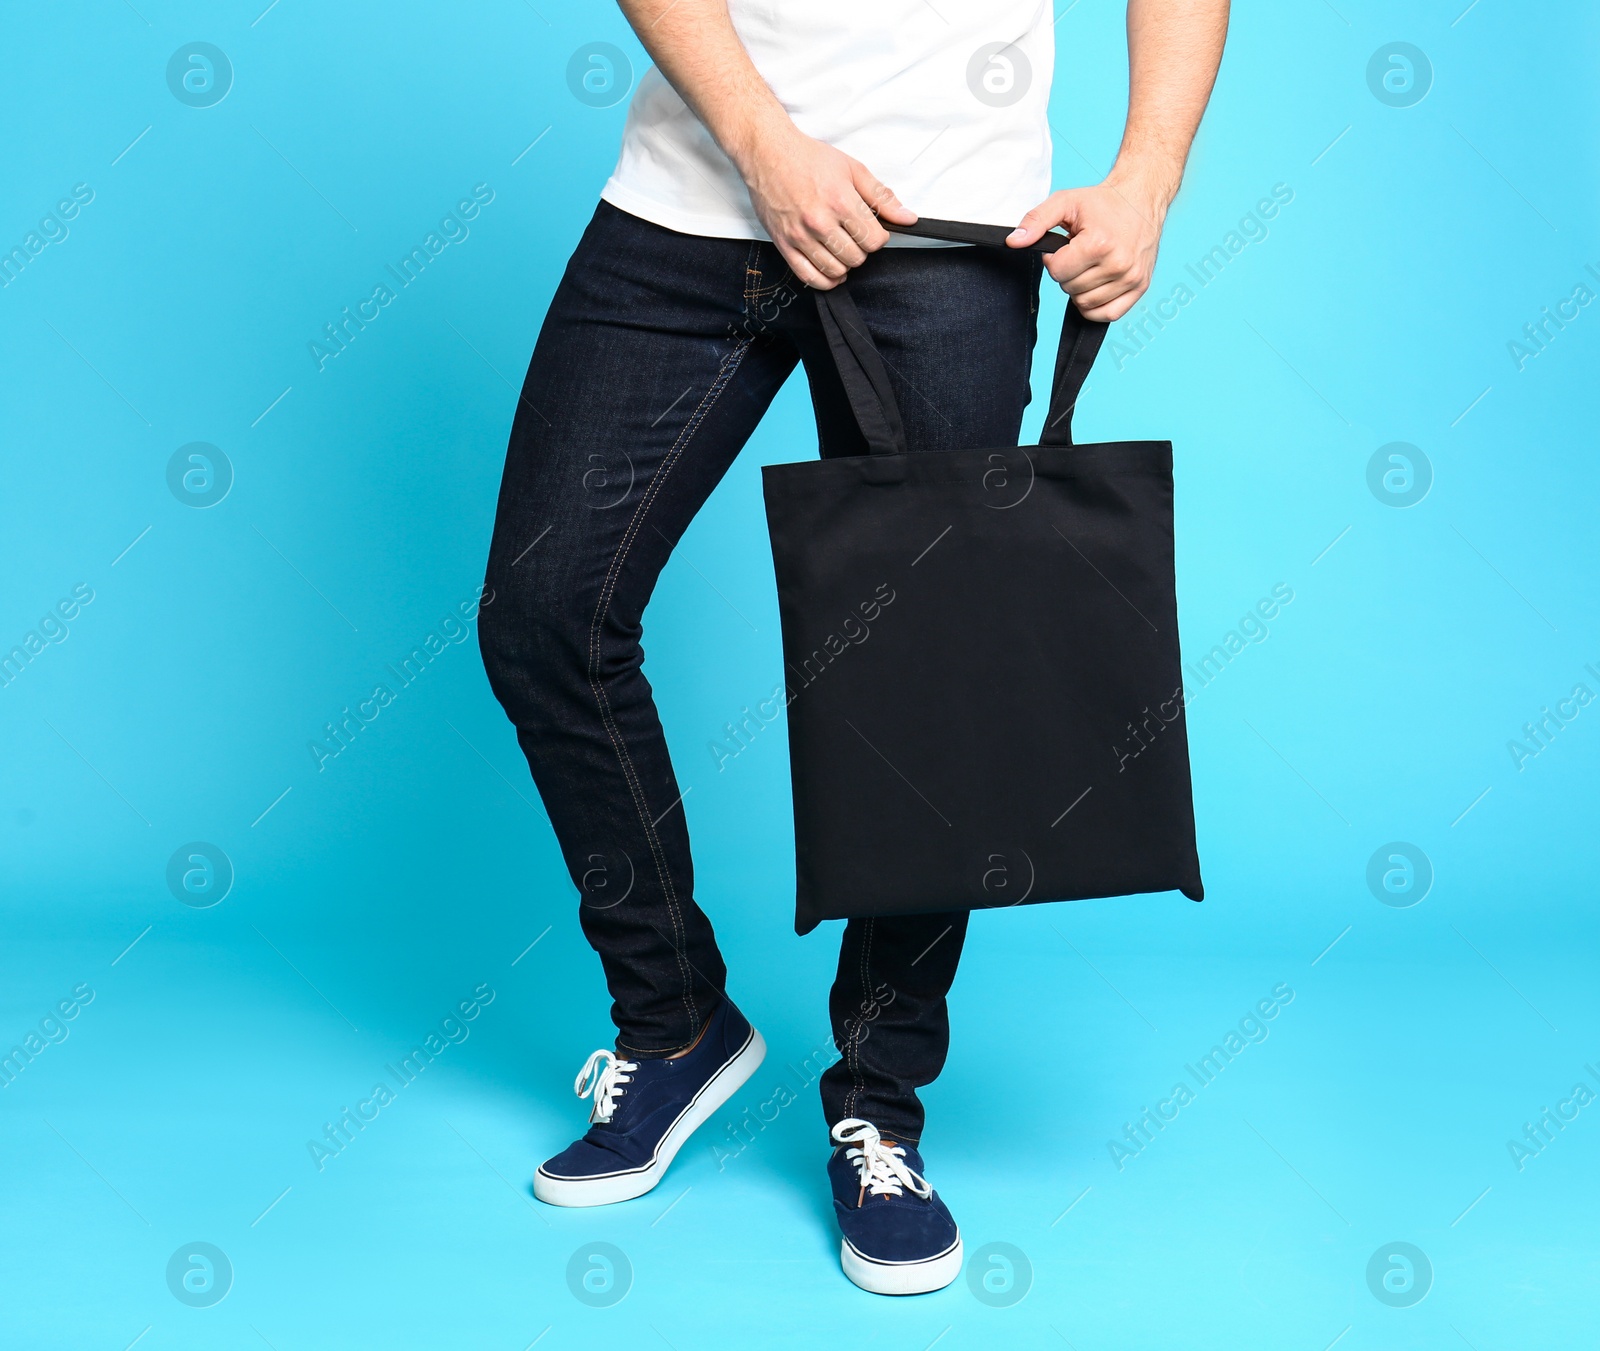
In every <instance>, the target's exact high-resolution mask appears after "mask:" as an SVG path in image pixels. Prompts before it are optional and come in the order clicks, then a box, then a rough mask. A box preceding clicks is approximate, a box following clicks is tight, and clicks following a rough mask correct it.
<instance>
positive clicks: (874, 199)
mask: <svg viewBox="0 0 1600 1351" xmlns="http://www.w3.org/2000/svg"><path fill="white" fill-rule="evenodd" d="M850 180H851V182H852V183H853V184H854V185H855V190H856V192H857V193H859V194H860V196H861V200H862V201H863V202H865V203H866V204H867V206H868V208H869V209H870V210H871V211H872V213H873V214H874V215H875V216H878V217H880V218H881V219H883V220H889V221H893V222H894V223H895V224H896V225H915V224H916V223H917V213H916V212H915V211H913V210H912V209H911V208H910V207H908V206H905V205H904V204H903V203H902V202H901V201H900V199H899V198H898V197H896V196H895V195H894V193H893V192H891V191H890V190H889V189H888V188H886V187H885V186H884V185H883V184H882V183H880V182H878V180H877V179H876V178H874V177H873V176H872V171H871V170H870V169H868V168H867V166H866V165H864V164H862V163H861V162H860V161H859V160H851V161H850Z"/></svg>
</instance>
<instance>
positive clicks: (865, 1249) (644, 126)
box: [480, 0, 1228, 1294]
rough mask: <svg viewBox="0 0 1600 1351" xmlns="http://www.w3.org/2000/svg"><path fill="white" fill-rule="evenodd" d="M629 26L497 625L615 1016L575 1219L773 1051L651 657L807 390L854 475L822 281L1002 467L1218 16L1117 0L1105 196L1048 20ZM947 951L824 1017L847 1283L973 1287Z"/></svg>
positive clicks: (632, 14)
mask: <svg viewBox="0 0 1600 1351" xmlns="http://www.w3.org/2000/svg"><path fill="white" fill-rule="evenodd" d="M621 5H622V8H623V11H624V12H625V13H626V15H627V17H628V19H629V22H630V23H632V25H633V27H634V30H635V31H636V32H637V33H638V35H639V38H640V40H641V41H642V42H643V43H644V45H645V46H646V47H647V48H648V49H649V51H650V54H651V56H652V57H653V58H654V59H655V62H656V67H655V69H653V70H651V71H650V72H649V73H648V74H647V75H646V76H645V77H644V79H643V80H642V81H641V82H640V85H639V89H638V91H637V93H636V94H635V96H634V100H633V104H632V107H631V109H630V112H629V117H628V124H627V129H626V131H625V132H624V135H623V144H622V154H621V158H620V161H619V163H618V165H617V168H616V172H615V173H614V175H613V176H612V178H611V180H610V182H609V183H608V184H607V185H606V188H605V191H604V193H603V194H602V198H603V200H602V201H601V203H600V206H599V208H598V209H597V211H596V213H595V215H594V218H593V220H592V221H591V222H590V224H589V226H588V228H587V230H586V231H585V232H584V235H583V238H582V240H581V241H580V242H579V245H578V248H577V251H576V253H575V254H574V255H573V257H572V260H571V262H570V263H569V265H568V267H567V271H566V274H565V276H564V277H563V278H562V281H561V285H560V287H559V288H558V290H557V292H556V295H555V298H554V299H553V301H552V302H551V306H550V310H549V313H548V315H547V316H546V318H545V322H544V327H543V329H542V331H541V333H540V335H539V340H538V345H537V347H536V348H535V351H534V354H533V361H532V364H531V366H530V367H529V371H528V378H527V381H526V383H525V385H524V387H523V391H522V396H521V400H520V403H519V405H518V408H517V413H516V419H515V423H514V425H513V428H512V432H511V443H510V448H509V451H508V454H507V458H506V469H505V478H504V482H503V484H502V486H501V491H500V503H499V511H498V514H497V517H496V521H495V532H494V541H493V544H492V546H491V550H490V557H489V567H488V585H489V586H490V587H491V588H492V590H493V592H494V595H495V603H494V605H493V606H490V607H487V608H486V609H485V610H484V613H483V619H482V624H481V629H480V633H481V642H482V647H483V655H484V661H485V664H486V666H487V668H488V672H489V677H490V680H491V683H492V685H493V687H494V691H495V694H496V696H497V697H498V698H499V699H500V701H501V703H502V704H503V705H504V707H505V709H506V712H507V714H508V715H509V716H510V718H511V720H512V722H513V723H514V724H515V726H516V729H517V737H518V740H519V742H520V743H521V745H522V748H523V750H524V752H525V753H526V754H527V757H528V762H529V765H530V767H531V768H532V771H533V776H534V780H535V782H536V783H537V785H538V789H539V792H540V795H541V796H542V798H543V800H544V804H545V807H546V809H547V811H548V812H549V815H550V821H551V824H552V826H553V827H554V829H555V832H556V835H557V838H558V839H559V841H560V844H561V848H562V852H563V855H564V857H565V859H566V863H567V866H568V868H569V870H570V871H571V873H572V877H573V880H574V881H575V882H576V883H577V885H578V888H579V891H580V893H581V897H580V906H579V915H580V919H581V922H582V925H583V931H584V934H585V936H586V937H587V938H588V940H589V942H590V944H591V945H592V946H593V947H594V948H595V950H596V952H597V953H598V954H599V956H600V960H601V964H602V966H603V967H604V970H605V975H606V981H607V984H608V986H609V988H610V991H611V995H612V999H613V1005H612V1017H613V1020H614V1021H615V1023H616V1028H617V1037H616V1050H615V1051H610V1050H599V1051H596V1052H594V1054H593V1055H591V1056H590V1057H589V1059H588V1061H587V1063H586V1064H585V1065H584V1067H583V1071H582V1073H580V1075H579V1076H578V1081H577V1091H578V1094H579V1096H580V1097H583V1096H592V1097H593V1100H594V1101H593V1106H592V1110H591V1112H590V1123H591V1124H590V1128H589V1130H588V1132H587V1134H585V1135H584V1136H583V1138H582V1139H580V1140H579V1141H577V1142H576V1143H574V1144H573V1145H572V1146H571V1147H569V1148H568V1149H566V1150H564V1151H563V1152H561V1153H560V1154H557V1155H556V1156H555V1157H554V1158H552V1159H549V1160H547V1161H546V1162H545V1163H544V1164H543V1165H541V1166H540V1168H539V1170H538V1172H537V1174H536V1176H535V1181H534V1191H535V1193H536V1194H537V1195H538V1196H539V1197H540V1198H541V1199H543V1200H545V1201H547V1202H550V1203H553V1204H556V1205H573V1206H581V1205H599V1204H604V1203H607V1202H612V1201H620V1200H625V1199H627V1198H629V1197H633V1196H638V1195H641V1194H643V1193H644V1192H646V1191H648V1190H649V1189H650V1188H652V1187H654V1186H655V1185H656V1183H657V1182H658V1181H660V1179H661V1176H662V1174H663V1172H664V1171H665V1169H666V1168H667V1166H668V1165H669V1164H670V1162H671V1160H672V1158H673V1156H674V1155H675V1154H676V1153H677V1151H678V1149H679V1148H680V1147H681V1146H682V1145H683V1143H684V1141H685V1140H686V1139H687V1138H688V1136H689V1135H690V1133H691V1132H692V1131H693V1130H694V1129H695V1128H696V1127H698V1126H699V1125H701V1124H702V1123H703V1122H704V1121H706V1120H707V1119H708V1118H709V1117H710V1116H711V1115H712V1114H713V1113H714V1112H715V1111H716V1109H717V1108H718V1107H720V1106H721V1105H722V1104H723V1103H724V1102H725V1101H727V1099H728V1098H729V1097H730V1096H731V1095H732V1094H733V1093H734V1091H735V1090H736V1089H737V1088H738V1087H739V1085H740V1084H742V1083H743V1082H744V1081H745V1080H746V1079H748V1078H749V1076H750V1075H751V1074H752V1073H753V1072H754V1071H755V1069H756V1067H757V1065H759V1064H760V1061H761V1057H762V1056H763V1055H764V1053H765V1046H764V1044H763V1042H762V1040H761V1037H760V1034H759V1033H757V1032H756V1031H755V1030H754V1029H753V1028H752V1027H751V1026H750V1024H749V1023H748V1022H747V1021H746V1020H745V1018H744V1017H743V1015H742V1014H741V1013H740V1012H739V1010H738V1009H737V1008H736V1007H735V1006H734V1004H733V1002H732V1001H731V1000H730V999H729V998H728V996H727V994H726V993H725V991H724V986H725V984H726V979H727V976H726V970H725V968H724V965H723V961H722V957H721V955H720V953H719V952H718V950H717V944H716V940H715V938H714V937H713V934H712V929H711V924H710V921H709V920H708V919H707V918H706V916H705V914H704V913H703V912H702V911H701V909H700V908H699V907H698V906H697V905H696V904H695V901H694V882H693V871H692V866H691V862H690V855H689V839H688V833H687V830H686V827H685V823H684V815H683V807H682V804H681V801H680V794H679V789H678V785H677V780H676V778H675V777H674V774H673V770H672V765H671V762H670V760H669V758H668V755H667V747H666V743H665V741H664V739H663V736H662V731H661V724H660V721H659V719H658V717H657V714H656V709H655V705H654V703H653V702H652V699H651V693H650V686H649V684H648V682H647V681H646V680H645V677H644V675H643V673H642V671H641V669H640V668H641V664H642V661H643V653H642V652H641V650H640V646H639V634H640V620H641V616H642V614H643V611H644V608H645V604H646V602H647V601H648V600H649V597H650V594H651V591H652V590H653V588H654V586H655V582H656V578H657V576H658V575H659V574H660V572H661V569H662V567H663V566H664V565H665V564H666V561H667V558H668V556H669V554H670V553H671V550H672V547H673V544H674V542H675V541H676V540H677V539H678V538H679V537H680V536H681V535H682V534H683V532H684V530H685V529H687V527H688V525H689V523H690V521H691V520H692V519H693V517H694V515H695V512H696V511H698V510H699V508H700V506H701V504H702V503H703V502H704V501H705V500H706V498H707V497H708V496H709V495H710V493H711V491H712V490H713V489H714V488H715V487H716V485H717V483H718V481H719V480H720V479H721V477H722V475H723V473H724V472H725V471H726V470H727V468H728V466H729V464H730V463H731V462H732V460H733V458H734V456H736V455H737V454H738V453H739V450H740V449H741V447H742V446H743V445H744V443H745V441H746V440H747V439H748V437H749V436H750V434H751V432H752V431H753V430H754V428H755V426H756V424H757V422H759V421H760V419H761V416H762V414H763V413H764V412H765V411H766V408H767V406H768V405H769V403H770V402H771V400H772V399H773V397H774V396H775V395H776V394H777V392H778V389H779V387H780V386H781V385H782V384H783V383H784V381H785V380H786V379H787V378H788V376H789V375H790V374H791V372H792V371H793V370H794V367H795V366H796V364H798V363H804V365H805V368H806V375H807V378H808V380H809V382H810V386H811V393H812V399H813V403H814V404H815V408H816V415H817V430H818V437H819V441H820V446H821V453H822V454H823V455H829V456H831V455H859V454H863V453H865V449H866V446H865V442H864V441H863V439H862V436H861V433H860V431H859V429H858V428H857V427H856V425H855V422H854V419H853V417H852V415H851V412H850V408H849V404H848V403H847V401H846V400H845V397H844V392H843V389H842V387H841V386H840V384H839V380H838V376H837V373H836V371H835V370H834V368H833V364H832V361H831V358H830V357H829V354H828V349H827V345H826V343H825V341H824V339H823V338H822V334H821V330H820V327H819V322H818V318H817V314H816V310H815V306H814V304H813V303H812V300H811V297H810V296H809V295H807V294H806V288H814V289H817V290H826V289H829V288H831V287H833V286H836V285H837V284H838V283H839V282H840V281H841V280H842V279H843V278H844V277H845V276H846V275H847V274H851V282H850V287H851V292H852V294H853V295H854V296H855V299H856V302H857V305H858V307H859V309H860V311H861V314H862V317H863V319H864V321H865V323H866V324H867V326H868V328H869V329H870V330H871V332H872V336H873V338H874V339H875V340H876V342H877V345H878V347H879V348H880V349H881V351H882V352H883V354H884V357H885V360H886V362H887V363H888V366H889V370H890V373H891V379H892V381H893V383H894V386H895V390H894V392H895V396H896V399H897V400H898V402H899V405H900V408H901V410H902V415H903V418H904V421H905V429H906V435H907V439H908V442H909V444H910V446H911V448H912V449H913V450H914V451H919V452H920V451H938V450H945V449H956V448H962V447H969V446H983V445H988V446H999V445H1015V444H1016V442H1017V437H1018V433H1019V431H1020V427H1021V422H1022V413H1023V409H1024V407H1025V405H1026V404H1027V402H1028V398H1029V390H1028V375H1029V366H1030V361H1031V354H1032V349H1033V340H1034V319H1035V314H1036V311H1037V296H1038V285H1039V279H1040V272H1041V269H1048V271H1049V273H1050V275H1051V277H1052V278H1053V279H1054V280H1055V281H1057V282H1058V283H1060V284H1061V285H1062V286H1063V287H1064V288H1065V289H1066V290H1067V291H1068V292H1070V293H1071V295H1072V297H1073V301H1074V303H1076V304H1077V305H1078V307H1079V308H1080V309H1081V310H1082V311H1083V312H1084V314H1086V315H1087V316H1089V317H1090V318H1093V319H1107V320H1110V319H1117V318H1120V317H1121V316H1122V315H1123V314H1125V313H1126V312H1127V311H1128V310H1129V309H1130V308H1131V307H1132V306H1133V304H1134V302H1135V301H1136V300H1137V299H1138V298H1139V296H1140V295H1141V294H1143V292H1144V290H1145V288H1146V286H1147V285H1148V284H1149V281H1150V275H1151V271H1152V269H1153V267H1154V264H1155V258H1156V249H1157V245H1158V243H1159V239H1160V232H1161V224H1162V221H1163V219H1164V217H1165V214H1166V210H1167V207H1168V204H1169V203H1170V202H1171V200H1172V198H1173V195H1174V194H1175V193H1176V191H1177V188H1178V183H1179V180H1180V177H1181V175H1182V171H1183V165H1184V161H1185V159H1186V157H1187V154H1188V150H1189V145H1190V142H1191V140H1192V139H1193V136H1194V132H1195V129H1196V127H1197V125H1198V124H1199V120H1200V115H1201V113H1202V111H1203V110H1204V107H1205V103H1206V100H1207V98H1208V97H1209V94H1210V90H1211V83H1212V80H1213V78H1214V77H1215V74H1216V69H1217V64H1218V62H1219V60H1220V59H1221V52H1222V43H1223V38H1224V35H1225V32H1226V27H1227V8H1228V6H1227V0H1130V3H1129V5H1128V45H1129V53H1130V98H1129V110H1128V120H1127V127H1126V131H1125V133H1124V136H1123V141H1122V146H1121V149H1120V151H1119V153H1118V155H1117V160H1116V163H1115V165H1114V166H1113V168H1112V170H1111V173H1110V174H1109V175H1108V176H1107V178H1106V179H1105V181H1104V182H1103V183H1101V184H1100V185H1098V186H1097V187H1090V188H1080V189H1075V190H1070V191H1065V192H1056V193H1053V194H1052V193H1050V191H1049V189H1050V133H1049V124H1048V122H1047V120H1046V105H1047V102H1048V99H1049V92H1050V79H1051V70H1052V66H1053V61H1054V51H1053V47H1054V17H1053V14H1052V11H1051V7H1050V5H1049V4H1048V3H1044V0H985V2H984V3H981V4H980V3H977V0H936V3H935V0H878V3H876V4H863V3H861V0H621ZM1080 59H1082V58H1080ZM919 214H920V215H926V216H930V217H935V218H943V219H951V220H961V221H980V222H985V223H989V224H1005V225H1016V227H1017V228H1016V229H1015V231H1014V232H1013V234H1012V236H1011V243H1012V244H1013V245H1014V246H1017V247H1016V248H1015V249H1014V250H1013V251H1001V250H996V249H983V248H974V247H954V248H952V247H927V246H922V247H915V246H912V245H913V244H918V243H922V241H908V240H906V239H905V238H904V237H903V236H901V237H896V238H894V239H891V236H890V234H889V232H888V231H886V230H885V229H884V226H883V222H888V223H891V224H898V225H907V224H912V223H914V222H915V221H916V220H917V218H918V215H919ZM1055 226H1064V227H1065V228H1066V230H1067V231H1068V232H1069V233H1070V234H1071V235H1072V241H1071V243H1070V244H1068V245H1066V246H1065V247H1063V248H1061V249H1060V250H1058V251H1057V252H1056V253H1054V254H1052V255H1050V257H1049V259H1048V261H1047V262H1044V263H1042V264H1041V262H1040V261H1039V255H1037V254H1036V253H1033V252H1031V251H1027V250H1025V249H1023V248H1022V247H1021V246H1024V245H1027V244H1029V243H1032V242H1033V241H1035V240H1037V239H1038V238H1039V237H1040V236H1041V235H1042V234H1043V233H1044V232H1045V231H1046V230H1048V229H1050V228H1052V227H1055ZM889 244H892V245H894V247H890V248H885V247H884V246H885V245H889ZM974 335H981V341H974V340H973V338H974ZM935 401H936V405H937V406H935ZM607 469H612V470H620V471H621V472H620V474H618V475H616V476H612V475H607V474H605V473H604V471H605V470H607ZM602 481H603V482H605V483H606V484H608V485H610V486H609V487H608V488H607V490H606V491H605V492H604V493H597V492H595V491H594V488H595V486H596V484H597V483H599V482H602ZM624 483H625V484H626V485H627V486H626V488H622V487H621V486H620V485H621V484H624ZM619 492H620V494H621V496H620V497H619V496H618V495H617V494H618V493H619ZM966 926H967V915H966V914H965V913H961V914H934V915H922V916H911V917H897V918H879V919H863V920H852V921H850V922H849V923H848V925H847V926H846V928H845V932H844V938H843V943H842V946H841V949H840V954H839V968H838V977H837V979H836V981H835V983H834V987H833V991H832V994H831V996H830V999H829V1011H830V1015H831V1018H832V1024H833V1034H834V1038H835V1041H836V1043H837V1045H838V1048H839V1050H840V1053H841V1059H840V1060H839V1061H838V1063H837V1064H835V1065H834V1066H832V1067H831V1068H830V1069H829V1070H828V1071H827V1073H825V1074H824V1075H823V1076H822V1081H821V1089H822V1102H823V1109H824V1112H825V1114H826V1117H827V1121H828V1125H829V1127H830V1128H831V1138H832V1141H833V1143H834V1146H835V1148H834V1150H833V1153H832V1155H831V1157H830V1159H829V1162H828V1172H829V1176H830V1179H831V1182H832V1186H833V1192H834V1197H835V1213H836V1215H837V1216H838V1219H839V1223H840V1227H841V1229H842V1230H843V1234H844V1242H843V1244H842V1247H841V1260H842V1263H843V1266H844V1269H845V1272H846V1274H847V1275H848V1276H849V1277H850V1279H851V1280H853V1281H855V1282H856V1284H857V1285H860V1286H862V1287H863V1288H864V1289H868V1290H873V1291H878V1292H880V1293H886V1294H911V1293H917V1292H921V1291H927V1290H936V1289H939V1288H940V1287H942V1286H944V1285H947V1284H948V1283H949V1282H950V1281H952V1280H954V1279H955V1277H956V1275H957V1274H958V1273H959V1272H960V1269H961V1239H960V1233H959V1230H958V1229H957V1226H956V1224H955V1221H954V1220H953V1219H952V1218H951V1216H950V1213H949V1211H948V1210H947V1209H946V1207H945V1205H944V1202H943V1201H942V1200H941V1199H940V1198H939V1197H938V1195H937V1194H936V1193H935V1192H934V1191H933V1189H932V1188H931V1186H929V1184H928V1183H927V1181H926V1180H925V1178H924V1177H923V1171H924V1169H923V1162H922V1158H921V1155H920V1154H919V1152H918V1149H917V1145H918V1141H919V1140H920V1138H921V1134H922V1126H923V1109H922V1105H921V1103H920V1102H919V1101H918V1099H917V1095H916V1090H917V1089H918V1088H920V1087H922V1086H924V1085H926V1084H928V1083H930V1082H932V1080H933V1079H934V1078H935V1077H936V1076H937V1074H938V1073H939V1070H940V1069H941V1067H942V1065H943V1063H944V1058H945V1055H946V1052H947V1050H948V1046H949V1024H948V1018H947V1014H946V1008H945V996H946V994H947V992H948V990H949V988H950V984H951V981H952V980H953V978H954V975H955V969H956V962H957V960H958V958H959V956H960V953H961V947H962V942H963V938H964V936H965V932H966ZM869 1030H870V1034H871V1035H870V1037H869V1036H868V1032H869Z"/></svg>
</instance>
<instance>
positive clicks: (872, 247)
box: [839, 201, 889, 266]
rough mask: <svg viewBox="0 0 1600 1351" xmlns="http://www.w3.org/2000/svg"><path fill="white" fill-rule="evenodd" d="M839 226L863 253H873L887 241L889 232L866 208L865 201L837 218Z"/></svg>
mask: <svg viewBox="0 0 1600 1351" xmlns="http://www.w3.org/2000/svg"><path fill="white" fill-rule="evenodd" d="M839 228H840V229H841V230H843V231H844V232H845V233H846V234H847V235H849V236H850V238H851V239H852V240H853V241H854V242H855V245H856V247H857V248H859V249H861V250H863V251H864V252H865V253H875V252H877V250H879V249H881V248H882V247H883V246H884V245H885V244H887V243H888V242H889V232H888V231H887V230H885V229H884V228H883V226H881V225H880V224H878V218H877V217H876V216H874V215H873V214H872V213H871V212H870V211H869V210H868V209H867V204H866V202H865V201H863V202H862V203H861V204H860V206H859V207H857V209H856V210H854V211H852V212H850V213H849V214H847V215H844V216H841V217H840V218H839ZM851 266H857V264H851Z"/></svg>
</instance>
